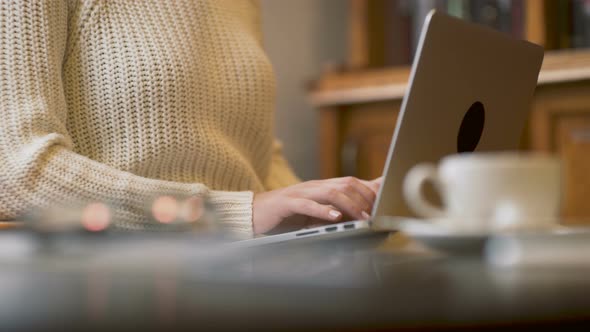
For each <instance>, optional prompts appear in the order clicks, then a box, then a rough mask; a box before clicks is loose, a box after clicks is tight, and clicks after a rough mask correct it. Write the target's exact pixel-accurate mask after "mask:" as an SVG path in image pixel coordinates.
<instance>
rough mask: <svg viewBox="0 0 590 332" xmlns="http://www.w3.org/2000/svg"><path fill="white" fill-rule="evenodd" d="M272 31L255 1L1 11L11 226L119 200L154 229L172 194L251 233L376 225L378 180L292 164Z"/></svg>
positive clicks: (121, 223) (16, 5) (32, 5)
mask: <svg viewBox="0 0 590 332" xmlns="http://www.w3.org/2000/svg"><path fill="white" fill-rule="evenodd" d="M259 25H260V22H259V8H258V4H257V3H256V2H254V1H247V0H239V1H235V0H177V1H160V0H134V1H128V0H113V1H101V0H90V1H81V0H48V1H36V0H15V1H11V2H8V3H6V2H3V3H2V4H0V106H1V108H2V114H3V119H2V121H1V122H0V186H1V188H0V219H13V218H15V217H17V216H18V215H20V214H21V213H23V212H26V211H27V210H28V209H31V208H40V207H46V206H49V205H51V204H54V203H56V202H68V201H72V200H84V201H89V202H91V201H98V202H116V206H117V207H116V209H115V210H114V211H113V213H114V215H113V217H114V218H113V219H114V220H115V222H116V224H115V226H116V227H118V228H122V229H130V230H137V229H146V228H151V227H158V225H157V224H155V223H150V222H148V221H147V220H148V219H147V218H146V212H145V205H146V202H148V201H150V200H153V199H154V197H156V196H158V195H174V196H205V195H206V196H207V197H208V198H209V200H210V202H211V204H212V205H213V207H214V208H215V209H216V211H217V213H218V216H219V222H220V223H221V224H223V225H224V226H225V227H227V228H228V229H230V230H231V231H233V232H234V233H236V234H239V235H241V236H242V237H249V236H252V235H254V234H262V233H267V232H269V231H272V230H275V229H276V228H277V226H278V225H279V224H281V223H282V224H287V223H292V222H301V221H305V222H334V221H340V220H343V219H344V218H355V219H361V218H362V219H366V218H368V217H369V216H368V213H369V211H370V209H371V206H372V205H373V202H374V199H375V192H376V190H377V187H378V183H377V182H376V181H373V182H368V181H361V180H357V179H354V178H344V179H330V180H323V181H310V182H303V183H298V180H297V178H296V177H295V175H294V174H293V172H292V171H291V170H290V168H289V167H288V165H287V163H286V162H285V160H284V158H283V157H282V155H281V152H280V145H279V144H278V143H277V142H275V141H274V139H273V134H272V132H273V131H272V124H273V117H272V111H273V106H274V81H273V73H272V70H271V67H270V64H269V62H268V60H267V58H266V56H265V54H264V52H263V50H262V47H261V36H260V26H259ZM280 188H282V189H280Z"/></svg>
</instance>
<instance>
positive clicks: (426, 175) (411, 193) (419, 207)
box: [403, 164, 446, 218]
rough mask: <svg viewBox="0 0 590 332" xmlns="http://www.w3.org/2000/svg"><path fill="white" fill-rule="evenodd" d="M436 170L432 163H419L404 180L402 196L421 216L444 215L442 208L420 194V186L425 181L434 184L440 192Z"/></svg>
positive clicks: (434, 216)
mask: <svg viewBox="0 0 590 332" xmlns="http://www.w3.org/2000/svg"><path fill="white" fill-rule="evenodd" d="M437 174H438V172H437V169H436V167H435V166H434V165H432V164H420V165H417V166H414V167H413V168H412V169H410V171H409V172H408V174H407V175H406V178H405V180H404V188H403V189H404V196H405V198H406V202H407V203H408V205H409V207H410V208H412V210H414V212H416V214H418V215H419V216H421V217H424V218H441V217H444V216H445V215H446V212H445V210H444V209H441V208H440V207H438V206H435V205H434V204H432V203H431V202H429V201H428V200H427V199H426V198H425V197H424V196H423V194H422V186H423V184H424V183H425V182H426V181H430V182H432V183H433V184H434V187H435V188H436V190H437V191H438V192H439V193H440V194H442V193H441V190H440V189H441V187H442V186H441V182H440V180H439V178H438V175H437Z"/></svg>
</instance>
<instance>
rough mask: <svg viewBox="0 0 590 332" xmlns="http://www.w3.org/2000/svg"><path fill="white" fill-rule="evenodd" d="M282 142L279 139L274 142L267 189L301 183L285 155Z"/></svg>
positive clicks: (266, 182)
mask: <svg viewBox="0 0 590 332" xmlns="http://www.w3.org/2000/svg"><path fill="white" fill-rule="evenodd" d="M282 148H283V146H282V144H281V142H279V141H278V140H275V141H274V142H273V153H272V161H271V165H270V171H269V173H268V176H267V178H266V181H265V188H266V189H267V190H274V189H278V188H283V187H287V186H290V185H294V184H296V183H299V182H300V181H301V180H300V179H299V178H298V177H297V176H296V175H295V173H294V172H293V170H292V169H291V167H290V166H289V163H288V162H287V160H286V159H285V157H284V156H283V151H282Z"/></svg>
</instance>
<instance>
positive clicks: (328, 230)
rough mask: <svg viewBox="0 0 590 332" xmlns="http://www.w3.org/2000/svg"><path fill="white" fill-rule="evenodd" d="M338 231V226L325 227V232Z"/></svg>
mask: <svg viewBox="0 0 590 332" xmlns="http://www.w3.org/2000/svg"><path fill="white" fill-rule="evenodd" d="M337 229H338V226H330V227H326V232H333V231H335V230H337Z"/></svg>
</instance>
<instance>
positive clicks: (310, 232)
mask: <svg viewBox="0 0 590 332" xmlns="http://www.w3.org/2000/svg"><path fill="white" fill-rule="evenodd" d="M319 232H320V231H308V232H301V233H297V234H295V236H306V235H311V234H315V233H319Z"/></svg>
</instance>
